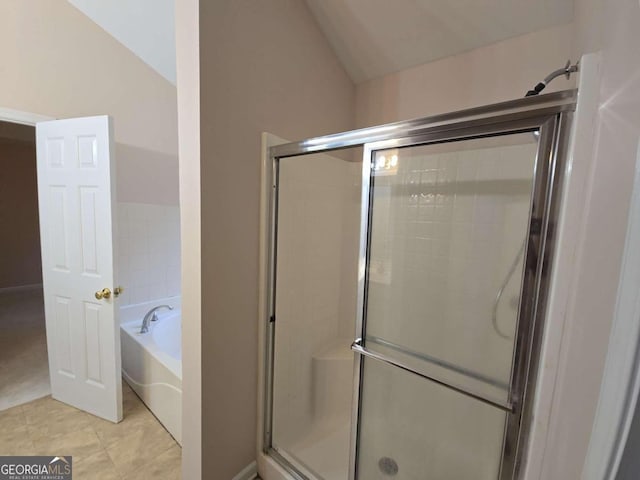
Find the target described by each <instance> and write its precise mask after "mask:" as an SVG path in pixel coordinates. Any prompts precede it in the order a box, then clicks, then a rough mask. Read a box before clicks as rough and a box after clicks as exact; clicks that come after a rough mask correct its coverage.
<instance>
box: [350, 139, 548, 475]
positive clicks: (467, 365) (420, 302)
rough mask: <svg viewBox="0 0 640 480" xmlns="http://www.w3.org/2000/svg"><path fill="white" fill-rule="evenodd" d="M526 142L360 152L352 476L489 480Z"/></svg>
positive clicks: (506, 385) (515, 273)
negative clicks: (362, 227) (362, 233)
mask: <svg viewBox="0 0 640 480" xmlns="http://www.w3.org/2000/svg"><path fill="white" fill-rule="evenodd" d="M391 143H392V144H394V145H395V143H396V142H391ZM537 143H538V142H537V137H536V136H534V135H533V134H532V133H531V132H527V133H519V134H510V135H501V136H494V137H489V138H481V139H469V140H461V141H456V142H448V143H442V144H430V145H417V146H405V147H401V148H396V147H394V148H380V146H378V147H375V148H371V149H370V154H371V162H370V165H371V168H370V172H369V177H370V185H369V205H368V209H367V211H366V213H365V215H366V218H365V221H366V222H367V223H368V229H367V231H366V250H365V251H364V252H363V254H364V258H363V261H364V262H365V263H366V271H367V276H366V281H365V284H364V296H363V299H364V304H363V305H362V307H363V322H362V329H363V335H362V337H361V339H359V340H358V341H356V343H355V345H354V349H355V350H356V351H357V352H358V353H360V354H363V355H364V359H363V365H362V377H361V385H362V387H361V391H360V395H361V398H360V407H359V409H360V411H359V431H358V436H357V442H358V456H357V472H358V478H362V479H365V478H366V479H377V478H380V479H382V478H388V477H387V475H389V474H392V473H393V472H397V474H398V476H399V478H403V479H405V478H406V479H414V478H415V479H425V478H428V479H430V478H434V479H438V478H451V479H474V480H485V479H486V480H489V479H492V480H495V479H496V478H498V475H499V473H500V467H501V464H502V457H503V445H504V440H505V431H506V425H507V421H508V414H509V413H510V412H511V411H512V405H511V402H510V394H511V389H510V384H511V376H512V367H513V359H514V349H515V347H516V341H515V338H516V332H517V329H518V312H519V310H520V309H519V307H520V303H521V302H520V299H521V293H522V291H523V279H524V275H523V274H524V271H525V268H524V267H525V256H524V248H523V244H524V243H525V242H526V241H527V239H528V230H529V224H530V222H529V218H530V212H531V199H532V192H533V187H534V182H533V179H534V174H535V165H536V155H537V147H538V145H537Z"/></svg>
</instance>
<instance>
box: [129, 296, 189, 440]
mask: <svg viewBox="0 0 640 480" xmlns="http://www.w3.org/2000/svg"><path fill="white" fill-rule="evenodd" d="M162 304H169V305H172V306H173V307H174V309H173V310H159V311H158V312H157V315H158V321H157V322H151V323H150V324H149V331H148V332H147V333H139V332H140V326H141V324H142V318H143V316H144V314H145V313H146V312H147V311H149V309H151V308H153V307H155V306H157V305H162ZM120 312H121V315H120V316H121V323H120V343H121V348H122V376H123V377H124V379H125V381H126V382H127V383H128V384H129V385H130V386H131V388H132V389H133V390H134V391H135V392H136V394H137V395H138V396H139V397H140V398H141V399H142V401H143V402H144V403H145V404H146V405H147V407H149V410H151V411H152V412H153V414H154V415H155V416H156V417H157V418H158V420H160V422H162V424H163V425H164V426H165V428H166V429H167V430H168V431H169V433H171V435H173V437H174V438H175V439H176V441H177V442H178V443H180V444H182V422H181V412H182V345H181V342H182V332H181V328H182V325H181V323H182V322H181V318H180V313H181V309H180V301H179V298H174V299H166V300H161V301H154V302H150V303H148V304H141V305H134V306H129V307H123V308H122V309H121V311H120Z"/></svg>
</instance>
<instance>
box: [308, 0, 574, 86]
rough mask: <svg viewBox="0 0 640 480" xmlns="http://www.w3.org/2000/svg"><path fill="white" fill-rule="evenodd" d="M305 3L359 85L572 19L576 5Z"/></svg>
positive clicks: (532, 1) (503, 0)
mask: <svg viewBox="0 0 640 480" xmlns="http://www.w3.org/2000/svg"><path fill="white" fill-rule="evenodd" d="M305 1H306V2H307V5H308V6H309V8H310V9H311V12H312V13H313V15H314V16H315V17H316V19H317V21H318V23H319V25H320V28H321V29H322V30H323V32H324V33H325V36H326V37H327V39H328V40H329V42H330V43H331V45H332V47H333V49H334V51H335V52H336V55H337V56H338V57H339V58H340V61H341V62H342V64H343V65H344V67H345V69H346V70H347V72H348V73H349V75H350V76H351V78H352V79H353V81H354V82H356V83H360V82H362V81H365V80H369V79H372V78H376V77H380V76H382V75H386V74H388V73H392V72H396V71H399V70H403V69H405V68H409V67H412V66H416V65H420V64H423V63H427V62H430V61H433V60H436V59H438V58H443V57H448V56H450V55H456V54H458V53H462V52H465V51H468V50H472V49H474V48H478V47H482V46H485V45H489V44H491V43H494V42H498V41H500V40H505V39H507V38H510V37H514V36H517V35H522V34H525V33H529V32H533V31H537V30H542V29H545V28H549V27H551V26H554V25H559V24H565V23H570V22H571V21H572V19H573V0H305Z"/></svg>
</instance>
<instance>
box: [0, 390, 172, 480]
mask: <svg viewBox="0 0 640 480" xmlns="http://www.w3.org/2000/svg"><path fill="white" fill-rule="evenodd" d="M123 403H124V420H123V421H122V422H120V423H118V424H114V423H111V422H108V421H106V420H102V419H100V418H97V417H94V416H93V415H90V414H88V413H85V412H82V411H80V410H77V409H75V408H73V407H70V406H68V405H65V404H63V403H61V402H58V401H57V400H54V399H52V398H51V397H50V396H46V397H44V398H41V399H38V400H34V401H32V402H29V403H26V404H24V405H19V406H16V407H13V408H9V409H8V410H3V411H0V455H72V456H73V478H74V480H134V479H135V480H150V479H153V480H178V479H180V469H181V453H182V452H181V449H180V447H179V446H178V444H177V443H176V442H175V440H174V439H173V438H172V437H171V435H169V433H168V432H167V431H166V430H165V429H164V428H163V427H162V425H161V424H160V422H158V420H157V419H156V418H155V417H154V416H153V415H152V414H151V412H150V411H149V410H148V409H147V408H146V406H145V405H144V403H142V401H141V400H140V399H139V398H138V397H137V396H136V394H135V393H133V391H132V390H131V388H129V386H128V385H127V384H126V383H124V382H123Z"/></svg>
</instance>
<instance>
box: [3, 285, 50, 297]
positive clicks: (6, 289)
mask: <svg viewBox="0 0 640 480" xmlns="http://www.w3.org/2000/svg"><path fill="white" fill-rule="evenodd" d="M26 290H42V284H41V283H31V284H29V285H19V286H17V287H2V288H0V295H2V294H3V293H12V292H22V291H26Z"/></svg>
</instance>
